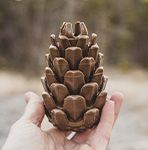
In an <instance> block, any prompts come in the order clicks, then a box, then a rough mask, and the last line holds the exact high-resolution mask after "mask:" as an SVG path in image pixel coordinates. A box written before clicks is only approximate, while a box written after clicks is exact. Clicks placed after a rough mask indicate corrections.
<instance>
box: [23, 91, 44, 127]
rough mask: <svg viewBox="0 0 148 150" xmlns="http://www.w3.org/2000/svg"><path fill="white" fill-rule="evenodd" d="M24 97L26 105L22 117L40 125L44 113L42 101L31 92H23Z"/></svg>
mask: <svg viewBox="0 0 148 150" xmlns="http://www.w3.org/2000/svg"><path fill="white" fill-rule="evenodd" d="M24 98H25V101H26V103H27V106H26V108H25V112H24V115H23V117H25V118H27V119H29V120H30V121H31V122H32V123H34V124H35V125H37V126H40V125H41V122H42V120H43V117H44V115H45V111H44V104H43V101H42V100H41V99H40V97H39V96H38V95H36V94H35V93H33V92H27V93H25V94H24Z"/></svg>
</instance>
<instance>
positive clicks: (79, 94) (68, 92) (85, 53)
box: [41, 21, 108, 131]
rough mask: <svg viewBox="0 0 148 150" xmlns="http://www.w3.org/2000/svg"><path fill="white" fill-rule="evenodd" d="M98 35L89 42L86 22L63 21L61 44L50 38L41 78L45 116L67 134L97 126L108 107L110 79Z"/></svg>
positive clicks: (60, 35) (52, 36)
mask: <svg viewBox="0 0 148 150" xmlns="http://www.w3.org/2000/svg"><path fill="white" fill-rule="evenodd" d="M96 38H97V35H96V34H94V33H93V34H92V36H91V39H90V42H89V36H88V31H87V28H86V26H85V24H84V23H83V22H79V21H77V22H76V23H75V32H74V33H73V29H72V24H71V23H69V22H64V23H63V24H62V26H61V28H60V33H59V41H58V42H56V38H55V35H54V34H52V35H51V36H50V39H51V45H50V47H49V53H50V54H46V55H45V59H46V62H47V67H46V68H45V74H46V76H45V77H42V78H41V81H42V84H43V87H44V89H45V92H43V94H42V97H43V100H44V105H45V112H46V116H47V117H48V119H49V121H50V122H51V123H52V124H53V125H54V126H57V127H58V128H60V129H61V130H65V131H82V130H86V129H88V128H92V127H93V126H94V125H96V124H98V122H99V120H100V116H101V110H102V108H103V106H104V104H105V101H106V97H107V92H106V91H105V86H106V83H107V80H108V78H107V77H106V76H104V75H103V67H102V63H103V54H102V53H99V46H98V45H97V43H96Z"/></svg>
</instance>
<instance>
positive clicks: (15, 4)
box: [0, 0, 148, 150]
mask: <svg viewBox="0 0 148 150" xmlns="http://www.w3.org/2000/svg"><path fill="white" fill-rule="evenodd" d="M77 20H79V21H83V22H85V24H86V26H87V28H88V32H89V35H91V33H92V32H94V33H97V35H98V37H97V42H98V44H99V46H100V52H101V53H104V55H105V61H104V68H105V75H107V76H108V77H109V81H108V84H107V90H108V93H109V95H111V94H112V93H113V92H115V91H120V92H122V93H123V94H124V103H123V106H122V109H121V113H120V115H119V118H118V120H117V123H116V125H115V127H114V128H113V134H112V137H111V141H110V144H109V147H108V150H147V149H148V103H147V101H148V92H147V91H148V0H128V1H121V0H120V1H119V0H105V1H104V0H81V1H80V0H62V1H61V0H11V1H8V0H0V147H2V145H3V144H4V142H5V140H6V137H7V136H8V132H9V129H10V127H11V125H12V124H13V123H14V122H15V121H16V120H17V119H18V118H19V117H20V116H21V115H22V114H23V112H24V107H25V106H26V104H25V102H24V100H23V94H24V93H25V92H26V91H28V90H32V91H34V92H36V93H37V94H39V95H41V93H42V91H43V88H42V85H41V83H40V77H41V76H43V75H44V67H45V61H44V55H45V54H46V53H48V52H49V50H48V47H49V45H50V40H49V38H50V35H51V34H52V33H54V34H55V35H56V36H58V33H59V28H60V26H61V25H62V22H63V21H70V22H72V23H73V24H74V22H75V21H77ZM49 127H51V125H50V124H49V123H48V121H47V119H46V118H45V119H44V121H43V125H42V128H43V129H47V128H49Z"/></svg>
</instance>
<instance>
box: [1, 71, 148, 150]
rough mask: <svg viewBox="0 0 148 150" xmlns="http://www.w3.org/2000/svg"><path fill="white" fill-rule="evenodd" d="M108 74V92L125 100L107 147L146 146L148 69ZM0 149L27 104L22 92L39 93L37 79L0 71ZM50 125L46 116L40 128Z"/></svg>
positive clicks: (132, 148)
mask: <svg viewBox="0 0 148 150" xmlns="http://www.w3.org/2000/svg"><path fill="white" fill-rule="evenodd" d="M106 70H107V71H106V72H105V75H107V76H109V81H108V83H107V87H106V89H107V91H108V94H109V95H111V94H112V93H113V92H115V91H120V92H122V93H123V95H124V102H123V105H122V109H121V112H120V115H119V118H118V120H117V122H116V124H115V126H114V128H113V133H112V136H111V141H110V144H109V147H108V150H147V149H148V72H145V71H142V70H133V71H128V72H122V71H119V70H114V69H106ZM0 83H1V84H0V148H1V147H2V145H3V144H4V142H5V140H6V138H7V136H8V133H9V130H10V127H11V125H12V124H13V123H14V122H15V121H16V120H18V118H19V117H20V116H21V115H22V114H23V112H24V108H25V106H26V104H25V102H24V100H23V95H24V93H25V92H26V91H28V90H29V91H34V92H36V93H38V94H39V95H41V93H42V91H43V88H42V85H41V83H40V78H37V77H36V78H34V79H33V78H26V77H24V76H22V75H19V74H16V73H10V72H0ZM50 127H51V124H49V123H48V121H47V118H45V119H44V121H43V123H42V128H43V129H44V130H45V129H48V128H50Z"/></svg>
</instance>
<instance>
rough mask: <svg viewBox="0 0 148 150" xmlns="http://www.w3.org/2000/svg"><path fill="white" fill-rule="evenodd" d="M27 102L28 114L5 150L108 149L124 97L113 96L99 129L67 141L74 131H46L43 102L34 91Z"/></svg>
mask: <svg viewBox="0 0 148 150" xmlns="http://www.w3.org/2000/svg"><path fill="white" fill-rule="evenodd" d="M25 100H26V102H27V103H28V104H27V107H26V108H25V113H24V115H23V116H22V117H21V118H20V119H19V120H18V121H17V122H16V123H15V124H14V125H13V126H12V128H11V130H10V133H9V136H8V139H7V141H6V143H5V145H4V146H3V148H2V150H10V149H11V150H105V149H106V147H107V145H108V143H109V139H110V135H111V130H112V127H113V125H114V122H115V120H116V118H117V116H118V114H119V111H120V107H121V104H122V100H123V98H122V95H121V94H120V93H115V94H113V95H112V97H111V98H110V100H109V101H107V102H106V103H105V106H104V108H103V110H102V115H101V120H100V122H99V124H98V126H96V127H93V128H92V129H89V130H87V131H85V132H81V133H76V134H75V136H74V137H73V138H72V139H71V140H67V135H68V134H69V133H70V132H63V131H60V130H59V129H57V128H56V127H53V128H51V129H50V130H48V131H42V130H41V128H40V125H41V123H42V120H43V117H44V115H45V111H44V106H43V102H42V101H41V100H40V98H39V96H37V95H36V94H35V93H32V92H28V93H26V94H25Z"/></svg>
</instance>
